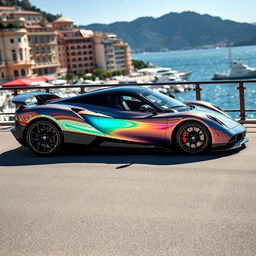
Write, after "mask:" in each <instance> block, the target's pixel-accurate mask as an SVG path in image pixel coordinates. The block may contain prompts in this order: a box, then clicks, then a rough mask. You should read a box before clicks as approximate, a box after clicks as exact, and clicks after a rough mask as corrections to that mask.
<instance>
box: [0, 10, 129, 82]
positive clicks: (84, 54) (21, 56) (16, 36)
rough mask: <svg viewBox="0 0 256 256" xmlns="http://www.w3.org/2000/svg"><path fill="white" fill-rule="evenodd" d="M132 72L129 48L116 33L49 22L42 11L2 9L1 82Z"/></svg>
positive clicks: (0, 13)
mask: <svg viewBox="0 0 256 256" xmlns="http://www.w3.org/2000/svg"><path fill="white" fill-rule="evenodd" d="M95 68H102V69H103V70H105V71H107V72H111V71H115V70H120V71H122V72H123V73H124V74H129V73H131V71H132V68H133V67H132V64H131V51H130V48H129V45H128V44H127V43H125V42H123V40H121V39H118V38H117V37H116V35H114V34H106V33H100V32H96V33H94V32H92V31H91V30H85V29H78V28H76V27H75V26H74V23H73V21H71V20H69V19H67V18H64V17H60V18H58V19H57V20H56V21H54V22H53V23H48V22H47V21H46V20H45V19H44V18H43V16H42V14H41V13H40V12H32V11H26V10H21V9H17V8H15V7H7V6H0V82H1V83H2V82H4V81H7V80H13V79H19V78H25V77H32V76H36V75H47V74H56V75H58V76H65V75H66V74H67V72H73V73H80V74H87V73H91V72H92V70H93V69H95Z"/></svg>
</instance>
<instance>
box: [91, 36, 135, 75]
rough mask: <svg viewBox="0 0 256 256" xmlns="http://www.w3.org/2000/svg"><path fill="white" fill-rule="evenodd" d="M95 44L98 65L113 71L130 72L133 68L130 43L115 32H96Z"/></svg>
mask: <svg viewBox="0 0 256 256" xmlns="http://www.w3.org/2000/svg"><path fill="white" fill-rule="evenodd" d="M94 45H95V54H96V64H97V67H99V68H102V69H103V70H105V71H108V72H112V71H115V70H120V71H122V72H123V73H124V74H130V73H131V72H132V70H133V66H132V62H131V50H130V48H129V45H128V44H127V43H125V42H124V41H123V40H121V39H119V38H117V36H116V35H114V34H106V33H100V32H96V33H95V34H94Z"/></svg>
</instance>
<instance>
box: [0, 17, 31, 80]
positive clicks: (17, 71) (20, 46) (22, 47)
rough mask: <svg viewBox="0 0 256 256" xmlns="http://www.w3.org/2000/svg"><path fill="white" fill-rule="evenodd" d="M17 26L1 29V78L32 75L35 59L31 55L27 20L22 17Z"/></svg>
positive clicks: (9, 78) (11, 78) (7, 78)
mask: <svg viewBox="0 0 256 256" xmlns="http://www.w3.org/2000/svg"><path fill="white" fill-rule="evenodd" d="M16 23H17V24H18V25H19V26H18V27H17V28H15V27H14V28H5V29H0V79H1V81H2V82H3V81H8V80H13V79H17V78H25V77H30V76H32V65H33V60H32V59H31V57H30V46H29V41H28V33H27V30H26V29H25V28H20V27H22V26H24V23H25V20H24V19H23V18H20V19H19V20H18V21H16Z"/></svg>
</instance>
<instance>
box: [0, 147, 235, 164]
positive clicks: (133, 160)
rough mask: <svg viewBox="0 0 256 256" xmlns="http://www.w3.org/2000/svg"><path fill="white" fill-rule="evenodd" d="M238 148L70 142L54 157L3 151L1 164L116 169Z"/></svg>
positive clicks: (205, 158) (213, 156)
mask: <svg viewBox="0 0 256 256" xmlns="http://www.w3.org/2000/svg"><path fill="white" fill-rule="evenodd" d="M237 152H238V150H236V151H228V152H219V153H207V154H202V155H181V154H177V153H175V152H170V151H166V150H163V149H157V148H123V147H122V148H120V147H118V148H117V147H116V148H113V147H101V148H95V149H94V148H91V149H88V148H86V147H84V146H77V145H76V146H69V147H67V148H65V150H64V151H63V152H61V153H60V154H58V155H55V156H51V157H41V156H37V155H35V154H33V153H32V152H31V151H30V150H29V149H28V148H26V147H18V148H16V149H13V150H10V151H6V152H4V153H2V154H1V155H0V166H33V165H50V164H63V163H105V164H118V165H119V166H118V167H117V168H116V169H122V168H126V167H129V166H131V165H133V164H148V165H179V164H180V165H181V164H187V163H195V162H202V161H208V160H213V159H219V158H220V159H221V158H225V157H228V156H230V155H233V154H236V153H237Z"/></svg>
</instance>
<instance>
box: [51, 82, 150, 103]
mask: <svg viewBox="0 0 256 256" xmlns="http://www.w3.org/2000/svg"><path fill="white" fill-rule="evenodd" d="M146 90H148V88H145V87H142V86H117V87H111V88H103V89H99V90H95V91H91V92H87V93H85V94H82V95H77V96H73V97H68V98H64V99H61V100H57V101H56V102H65V101H69V100H75V99H79V98H83V97H90V96H97V95H104V94H115V93H117V94H119V93H122V94H128V95H138V94H142V93H143V92H144V91H146Z"/></svg>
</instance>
